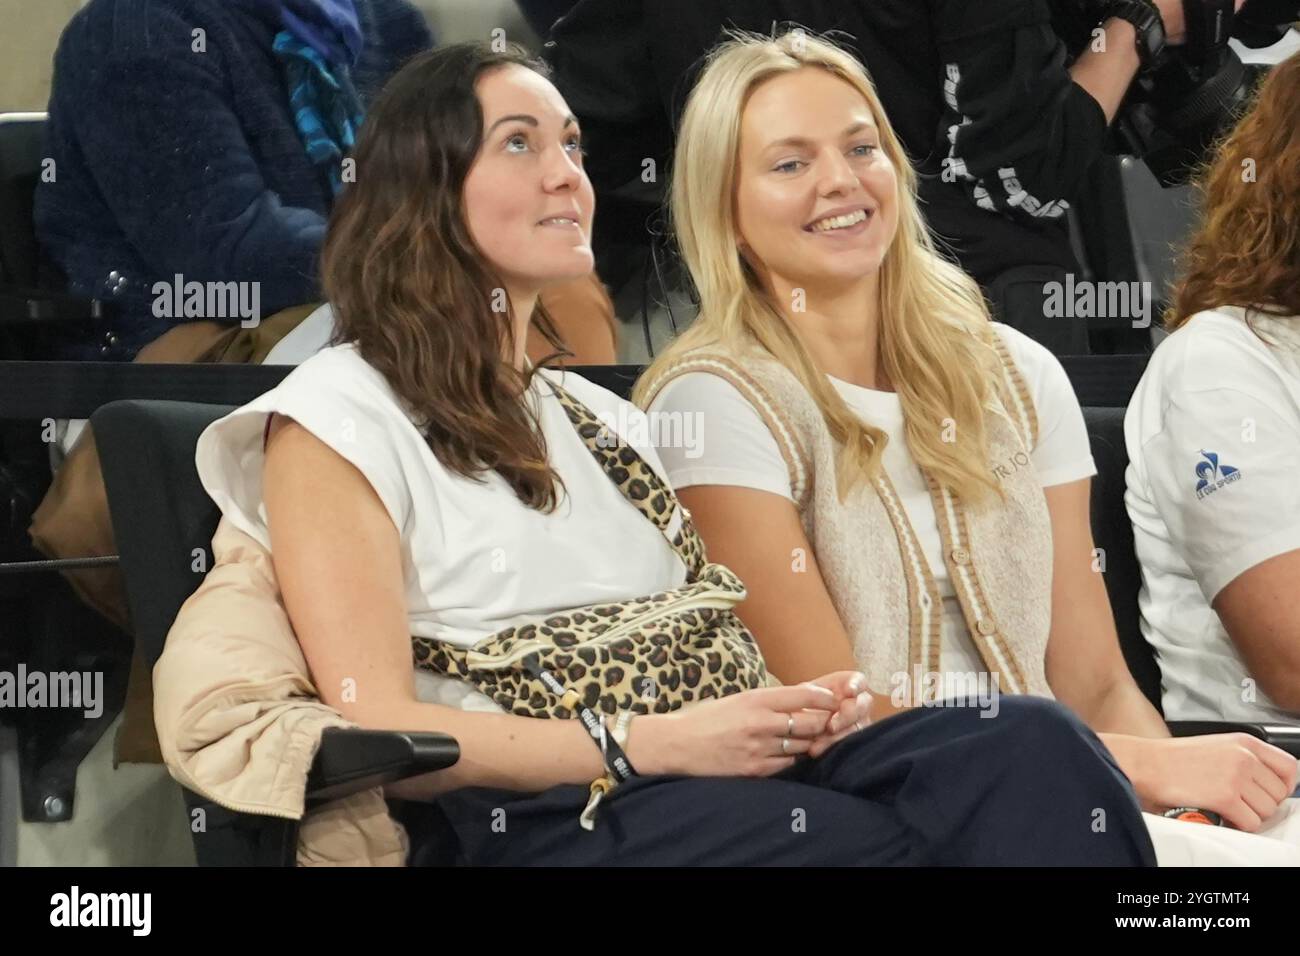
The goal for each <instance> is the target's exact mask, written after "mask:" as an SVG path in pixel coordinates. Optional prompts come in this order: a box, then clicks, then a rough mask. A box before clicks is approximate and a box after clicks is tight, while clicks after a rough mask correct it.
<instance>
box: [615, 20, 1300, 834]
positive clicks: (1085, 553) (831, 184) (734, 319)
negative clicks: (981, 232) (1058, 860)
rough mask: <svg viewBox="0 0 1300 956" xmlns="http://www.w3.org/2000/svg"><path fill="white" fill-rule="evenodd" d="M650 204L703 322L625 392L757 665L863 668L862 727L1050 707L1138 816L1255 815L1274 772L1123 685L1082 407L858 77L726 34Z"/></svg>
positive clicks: (1265, 817) (767, 41)
mask: <svg viewBox="0 0 1300 956" xmlns="http://www.w3.org/2000/svg"><path fill="white" fill-rule="evenodd" d="M671 201H672V210H671V212H672V217H673V220H674V225H675V229H676V233H677V237H678V241H679V243H680V246H681V252H682V255H683V258H684V261H685V263H686V265H687V267H688V268H689V270H690V273H691V275H692V277H693V280H694V282H695V285H696V287H697V290H698V293H699V297H700V304H701V308H700V315H699V318H698V319H697V321H696V322H695V323H694V325H693V326H692V327H691V328H690V329H689V330H688V331H687V332H686V333H685V334H683V335H682V336H681V337H680V339H679V340H678V341H676V342H675V343H674V344H673V345H672V347H671V348H670V349H669V350H668V351H667V352H666V353H665V354H664V355H663V356H662V357H661V358H660V359H659V360H658V361H656V362H655V363H654V364H653V365H652V367H651V368H650V369H649V370H648V372H647V373H646V375H645V377H644V378H643V380H642V381H641V383H639V387H638V391H637V400H638V404H640V405H641V406H642V407H647V406H648V407H649V409H650V411H651V413H652V419H651V424H652V425H653V424H654V423H655V421H656V418H657V419H658V420H659V421H660V422H675V421H683V419H681V418H679V416H698V418H697V419H696V422H697V423H698V424H699V425H700V426H701V429H702V430H701V431H699V433H698V434H696V435H695V436H694V437H695V438H696V440H695V441H694V442H692V443H690V446H689V447H674V446H675V444H680V443H675V442H673V441H671V440H667V441H665V440H663V439H664V436H665V435H667V434H670V432H669V431H668V430H665V429H662V428H658V429H654V432H655V433H656V434H657V435H658V436H659V439H660V445H661V447H660V456H661V459H662V460H663V462H664V464H665V467H666V468H667V469H668V472H669V476H670V479H671V481H672V483H673V485H674V487H675V488H677V489H678V490H679V494H680V497H681V500H682V501H683V502H684V503H685V504H686V505H687V507H688V508H689V509H690V511H691V513H692V514H693V516H694V518H695V521H696V523H697V526H698V527H699V529H700V531H701V533H702V535H703V537H704V539H705V542H706V543H707V545H708V548H709V553H710V555H711V556H712V557H713V558H714V559H715V560H719V561H722V562H724V563H726V564H727V565H729V566H730V567H732V568H734V569H735V570H736V572H737V573H738V574H739V575H740V576H741V578H742V579H743V580H744V581H745V583H746V585H747V586H748V589H749V595H750V596H749V598H748V599H747V600H746V601H745V603H744V604H743V605H742V606H741V609H740V610H741V614H742V617H743V618H744V620H745V622H746V623H747V624H748V625H749V627H750V628H751V630H752V631H753V632H754V633H755V635H756V637H757V638H758V640H759V643H760V644H761V645H762V648H763V653H764V656H765V658H766V660H767V661H768V663H769V666H770V667H771V668H772V670H773V671H774V672H775V673H776V674H777V675H778V676H779V677H780V678H781V679H782V680H785V681H799V680H803V679H806V678H807V677H809V676H812V675H815V674H819V673H824V672H826V671H833V670H839V669H843V668H852V667H858V668H860V669H862V671H863V672H864V673H865V674H866V675H867V678H868V684H869V687H870V689H871V690H872V691H873V692H874V693H875V695H876V700H877V702H878V705H879V706H878V708H877V710H876V711H875V713H874V715H873V716H875V717H882V716H888V715H889V714H890V713H891V712H893V711H894V710H897V709H907V708H909V707H912V706H915V705H918V704H926V703H931V702H933V701H935V700H937V699H939V698H947V699H949V700H953V699H955V698H959V697H964V698H967V702H974V703H980V704H982V705H984V706H985V707H986V708H988V709H989V710H990V711H991V712H995V708H996V706H997V704H996V701H997V694H998V692H1001V693H1003V694H1016V695H1020V694H1029V695H1039V696H1044V697H1051V696H1054V697H1056V698H1057V699H1058V700H1059V701H1061V702H1062V703H1064V704H1066V705H1067V706H1069V707H1070V708H1072V709H1073V710H1075V711H1076V712H1077V713H1078V714H1079V715H1080V716H1081V717H1082V718H1083V719H1084V721H1085V722H1086V723H1087V724H1088V725H1089V726H1090V727H1091V728H1092V729H1093V730H1094V731H1096V732H1097V733H1098V734H1099V735H1100V737H1101V739H1102V740H1103V741H1104V742H1105V744H1106V746H1107V747H1108V748H1109V750H1110V752H1111V753H1112V754H1113V755H1114V757H1115V759H1116V761H1117V762H1118V764H1119V765H1120V766H1121V767H1122V768H1123V769H1124V771H1125V772H1126V773H1127V774H1128V776H1129V777H1130V779H1131V780H1132V781H1133V782H1134V785H1135V789H1136V790H1137V792H1138V794H1139V796H1140V798H1141V799H1142V800H1143V802H1144V805H1145V806H1146V807H1147V808H1148V809H1152V810H1154V809H1160V808H1169V807H1175V806H1181V805H1194V806H1198V807H1201V808H1205V809H1209V810H1213V811H1215V812H1217V813H1219V814H1221V815H1222V816H1223V817H1224V818H1225V819H1226V820H1227V821H1228V822H1230V823H1231V824H1233V825H1234V826H1236V827H1239V828H1241V829H1245V830H1258V829H1260V828H1261V827H1264V826H1266V823H1265V821H1269V820H1270V818H1273V817H1274V815H1275V812H1276V811H1277V809H1278V806H1279V804H1281V803H1282V801H1283V800H1285V798H1286V797H1287V796H1288V795H1289V794H1290V793H1291V791H1292V790H1293V789H1294V787H1295V781H1296V761H1295V759H1294V758H1292V757H1290V756H1289V755H1288V754H1286V753H1284V752H1283V751H1281V750H1278V749H1276V748H1273V747H1270V746H1267V745H1265V744H1263V743H1262V742H1260V741H1258V740H1255V739H1253V738H1249V737H1246V736H1243V735H1220V736H1212V737H1201V738H1192V739H1181V740H1173V739H1170V738H1169V732H1168V729H1167V728H1166V727H1165V725H1164V723H1163V722H1162V721H1161V719H1160V716H1159V715H1158V714H1157V713H1156V711H1155V710H1154V708H1152V707H1151V705H1150V704H1149V703H1148V702H1147V700H1146V699H1145V698H1144V697H1143V696H1142V694H1141V692H1140V691H1139V690H1138V688H1137V686H1136V685H1135V684H1134V682H1133V680H1132V677H1131V676H1130V674H1129V672H1128V670H1127V668H1126V666H1125V664H1124V660H1123V658H1122V656H1121V654H1120V651H1119V647H1118V642H1117V639H1116V636H1115V630H1114V624H1113V621H1112V619H1111V616H1110V611H1109V604H1108V602H1107V598H1106V591H1105V588H1104V585H1103V582H1102V579H1101V577H1100V575H1099V574H1097V573H1096V572H1095V571H1094V570H1093V565H1092V562H1093V553H1092V548H1093V543H1092V536H1091V530H1090V526H1089V518H1088V485H1089V477H1090V476H1091V475H1092V474H1093V473H1094V471H1095V469H1094V466H1093V463H1092V460H1091V456H1090V453H1089V446H1088V441H1087V436H1086V433H1085V430H1084V427H1083V421H1082V414H1081V412H1080V409H1079V406H1078V403H1077V401H1076V400H1075V398H1074V395H1073V393H1072V391H1071V390H1070V387H1069V383H1068V381H1067V380H1066V378H1065V375H1064V372H1063V370H1062V369H1061V367H1060V365H1059V363H1058V362H1057V361H1056V360H1055V359H1054V358H1053V357H1052V356H1051V355H1050V354H1049V353H1048V352H1047V351H1046V350H1044V349H1043V348H1041V347H1040V346H1037V345H1036V344H1035V343H1033V342H1031V341H1029V340H1028V339H1026V338H1025V337H1024V336H1023V335H1020V334H1018V333H1016V332H1015V331H1014V330H1012V329H1009V328H1006V327H1004V326H1000V325H996V324H994V323H991V322H990V321H989V319H988V315H987V311H986V308H985V305H984V303H983V300H982V298H981V297H980V294H979V292H978V290H977V288H976V287H975V286H974V284H973V283H972V282H971V280H969V279H968V278H967V277H966V276H965V275H964V274H963V273H961V272H960V271H958V270H957V269H956V268H955V267H954V266H952V265H951V264H949V263H948V262H946V261H945V260H944V259H943V258H941V257H940V256H939V255H938V254H937V253H936V251H935V248H934V246H933V244H932V241H931V239H930V237H929V236H928V234H927V231H926V229H925V227H924V225H923V222H922V219H921V215H920V212H919V210H918V207H917V202H916V200H915V177H914V174H913V172H912V170H911V167H910V166H909V165H908V162H907V159H906V157H905V156H904V154H903V152H902V149H901V147H900V145H899V141H898V140H897V138H896V137H895V135H894V133H893V131H892V130H891V128H890V126H889V123H888V121H887V119H886V117H885V114H884V111H883V110H882V108H881V106H880V103H879V100H878V99H877V97H876V94H875V92H874V90H873V88H872V86H871V83H870V80H869V79H868V77H867V75H866V73H865V71H864V69H863V67H862V66H861V64H859V63H858V62H857V61H856V60H855V59H854V58H853V57H852V56H850V55H849V54H847V53H845V52H843V51H842V50H840V49H839V48H837V47H835V46H834V45H831V44H829V43H826V42H823V41H821V40H819V39H818V38H816V37H813V36H808V35H806V34H804V33H803V32H801V31H795V32H793V33H790V34H786V35H784V36H782V37H779V38H764V37H759V36H753V35H748V34H736V35H735V36H733V38H732V39H731V40H730V41H729V42H727V43H725V44H723V45H722V46H721V47H719V48H718V49H717V50H715V51H714V52H713V54H712V55H711V57H710V60H709V63H708V65H707V66H706V68H705V70H704V72H703V73H702V76H701V79H700V80H699V82H698V84H697V86H696V88H695V90H694V91H693V93H692V95H691V98H690V101H689V103H688V105H687V108H686V111H685V114H684V117H683V121H682V125H681V130H680V133H679V140H678V147H677V154H676V159H675V165H674V178H673V183H672V191H671ZM663 414H666V415H668V416H670V417H663V418H660V417H659V416H660V415H663ZM680 433H681V434H684V433H685V430H683V431H682V432H680ZM972 697H973V698H974V700H973V701H972V700H971V698H972ZM1167 822H1168V821H1161V822H1160V824H1157V826H1158V827H1159V826H1163V825H1164V824H1165V823H1167ZM1171 825H1173V826H1179V827H1185V826H1186V825H1184V824H1171ZM1207 829H1208V828H1207ZM1229 835H1230V836H1240V835H1239V834H1229ZM1269 842H1270V843H1271V842H1272V841H1269Z"/></svg>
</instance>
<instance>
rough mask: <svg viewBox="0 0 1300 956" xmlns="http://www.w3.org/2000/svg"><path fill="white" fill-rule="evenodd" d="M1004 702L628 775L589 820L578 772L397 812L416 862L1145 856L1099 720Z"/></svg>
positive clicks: (875, 861) (1038, 862) (792, 862)
mask: <svg viewBox="0 0 1300 956" xmlns="http://www.w3.org/2000/svg"><path fill="white" fill-rule="evenodd" d="M999 705H1000V711H999V713H998V714H997V716H996V717H981V716H980V711H979V710H977V709H974V708H964V707H953V708H923V709H917V710H912V711H909V712H907V713H904V714H899V715H897V716H895V717H891V718H889V719H887V720H884V721H881V722H880V723H878V724H874V725H871V726H869V727H867V728H865V729H864V730H862V731H860V732H858V733H855V734H853V735H852V736H850V737H848V738H846V739H845V740H843V741H842V742H840V743H839V744H837V745H836V746H835V747H833V748H831V750H829V751H828V752H827V753H825V754H824V755H823V756H822V757H821V758H820V759H817V760H812V759H801V760H800V761H799V762H798V763H797V764H796V765H795V766H794V767H791V768H790V769H789V770H786V771H784V772H782V773H780V774H778V775H776V776H774V777H767V778H740V777H678V776H673V777H670V776H642V777H637V778H635V779H634V780H632V781H629V782H628V783H625V784H622V785H621V786H620V787H618V788H617V789H616V790H615V791H614V793H613V795H612V798H607V800H606V802H605V803H604V804H603V805H602V806H601V808H600V812H599V816H598V820H597V824H596V828H595V830H594V831H593V832H587V831H585V830H583V829H581V828H580V827H579V825H578V815H579V813H580V812H581V810H582V807H583V806H584V804H585V803H586V798H587V788H586V787H580V786H559V787H553V788H551V789H550V790H547V791H545V792H544V793H540V794H524V793H518V792H514V791H507V790H493V789H485V788H467V789H464V790H458V791H455V792H453V793H450V794H446V795H444V796H442V797H439V798H438V800H437V801H436V803H434V804H432V805H424V806H412V805H406V807H405V809H404V810H402V811H399V812H398V814H397V815H398V816H399V818H400V819H402V820H403V822H404V823H406V824H407V827H408V831H409V832H410V834H411V837H412V852H411V859H410V862H411V863H412V864H413V865H429V864H436V863H446V862H460V863H468V864H470V865H474V866H485V865H487V866H491V865H498V866H500V865H504V866H529V865H553V866H600V865H611V864H612V865H643V866H684V865H712V866H755V865H784V866H801V865H813V866H816V865H832V866H834V865H859V866H885V865H909V864H911V865H917V864H919V865H957V866H961V865H1008V866H1016V865H1025V866H1042V865H1095V866H1154V865H1155V852H1154V850H1153V849H1152V846H1151V841H1150V838H1149V837H1148V836H1147V830H1146V826H1145V824H1144V823H1143V820H1142V816H1141V811H1140V810H1139V807H1138V804H1137V800H1136V798H1135V796H1134V793H1133V789H1132V787H1131V785H1130V784H1129V781H1128V779H1127V778H1126V777H1125V776H1124V774H1123V773H1122V772H1121V771H1120V769H1119V767H1118V766H1116V764H1115V762H1114V760H1113V758H1112V757H1111V756H1110V754H1109V752H1108V751H1107V750H1106V748H1105V747H1104V746H1103V745H1102V743H1101V742H1100V741H1099V740H1098V739H1097V737H1096V735H1094V734H1093V733H1092V731H1091V730H1089V729H1088V728H1087V727H1086V726H1085V725H1084V724H1083V723H1082V722H1081V721H1080V720H1079V719H1078V718H1077V717H1075V716H1074V715H1073V714H1071V713H1070V712H1069V711H1067V710H1066V709H1065V708H1064V707H1062V706H1060V705H1059V704H1056V703H1054V702H1052V701H1049V700H1046V699H1043V698H1036V697H1003V698H1001V699H1000V701H999ZM632 732H633V733H635V732H636V724H635V722H633V725H632ZM435 818H436V819H435ZM451 834H454V837H455V839H454V841H451V840H449V837H450V835H451ZM452 842H454V843H458V844H459V846H458V853H456V855H455V859H454V860H453V859H452V847H451V846H450V844H451V843H452Z"/></svg>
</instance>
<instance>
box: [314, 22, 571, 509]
mask: <svg viewBox="0 0 1300 956" xmlns="http://www.w3.org/2000/svg"><path fill="white" fill-rule="evenodd" d="M507 64H515V65H517V66H522V67H525V68H527V69H530V70H534V71H535V72H537V73H539V74H541V75H542V76H548V74H549V69H548V68H547V66H546V65H545V64H544V63H542V62H541V61H539V60H535V59H533V58H531V57H530V56H529V54H528V53H527V51H525V50H524V49H523V48H522V47H519V46H517V45H514V44H511V45H509V46H508V47H507V48H506V49H505V50H504V51H501V52H496V51H493V50H491V49H490V48H488V47H487V46H485V45H482V44H470V43H460V44H453V45H449V46H445V47H442V48H440V49H437V50H432V51H429V52H426V53H422V54H420V55H418V56H416V57H414V58H413V59H412V60H410V61H409V62H408V63H407V64H406V65H405V66H404V67H403V68H402V69H401V70H400V71H399V72H398V73H397V74H396V75H395V76H393V78H392V79H391V80H389V82H388V84H387V85H386V86H385V87H384V89H383V91H382V92H381V93H380V94H379V96H378V97H377V98H376V100H375V102H374V104H373V105H372V106H371V108H370V110H369V111H368V113H367V116H366V121H365V123H364V124H363V126H362V128H361V134H360V136H359V138H358V141H357V145H356V149H355V151H354V153H353V157H354V159H355V162H356V167H355V169H356V176H355V181H354V182H350V183H349V184H348V185H347V186H346V187H345V188H344V190H343V192H342V193H341V194H340V196H339V199H338V202H337V203H336V204H335V207H334V211H333V213H332V215H331V217H330V222H329V229H328V231H327V234H326V237H325V245H324V249H323V252H322V261H321V275H322V284H323V286H324V290H325V294H326V296H327V297H328V298H329V301H330V303H331V304H332V306H333V309H334V322H335V332H334V335H333V337H332V338H331V340H330V344H331V345H338V344H342V343H349V342H350V343H355V344H356V346H357V348H358V350H359V351H360V354H361V356H362V357H363V358H364V359H365V360H366V361H367V362H368V363H370V365H372V366H374V367H375V368H376V369H378V370H379V371H380V372H381V373H382V374H383V376H384V377H385V378H386V379H387V380H388V383H389V385H390V386H391V387H392V389H393V391H394V392H396V393H397V396H398V397H399V398H400V399H401V400H402V401H403V402H404V403H405V405H406V406H407V408H408V410H409V412H410V413H411V415H412V420H413V421H415V422H416V425H417V427H419V428H420V430H421V433H422V434H423V435H424V438H425V441H426V442H427V443H428V445H429V448H430V450H431V451H432V452H433V453H434V455H436V456H437V458H438V460H439V461H440V462H442V464H443V465H444V466H445V467H446V468H448V469H449V470H450V471H452V472H455V473H456V474H459V475H463V476H465V477H467V478H470V479H473V480H477V481H481V480H483V477H484V474H485V473H486V472H489V471H495V472H496V473H497V474H499V475H500V476H501V477H502V478H504V479H505V480H506V481H507V482H508V483H509V485H510V487H511V488H512V489H514V492H515V494H516V495H518V497H519V499H520V500H521V501H522V502H524V503H525V504H526V505H528V506H529V507H531V508H535V509H538V510H540V511H544V512H545V511H551V510H553V509H554V508H555V506H556V504H557V501H558V489H559V488H561V487H563V486H562V483H561V482H560V479H559V476H558V475H556V474H555V472H554V471H553V470H552V469H551V467H550V465H549V464H548V462H547V450H546V441H545V439H544V438H543V436H542V434H541V429H540V427H538V422H537V421H536V417H535V415H534V414H533V413H532V412H531V411H530V410H529V409H528V408H527V407H526V404H525V402H524V401H522V400H521V396H522V395H523V393H524V391H525V390H526V389H527V388H528V386H529V384H530V383H531V380H532V376H533V373H534V371H535V369H536V368H537V367H540V366H541V365H542V364H543V362H547V361H550V360H552V359H554V358H555V357H556V356H558V355H561V354H571V353H568V351H567V349H565V347H564V345H563V343H562V342H561V341H560V338H559V335H558V333H557V332H556V329H555V325H554V323H553V322H552V321H551V318H550V316H548V315H547V314H546V310H545V309H544V308H543V307H542V306H541V304H540V303H539V304H538V305H537V307H536V309H535V310H534V313H533V322H534V324H535V325H536V326H537V327H538V330H539V331H540V332H541V333H542V335H543V336H544V337H545V338H546V340H547V341H548V342H549V343H550V344H551V345H552V346H554V347H555V349H556V352H555V353H553V354H552V355H550V356H548V357H547V358H546V359H545V360H543V362H539V363H537V365H536V366H534V367H533V368H531V369H529V370H527V371H526V372H520V371H519V370H518V369H516V368H514V366H513V365H512V364H511V363H510V362H508V361H506V360H504V359H503V357H502V356H503V355H505V354H510V355H512V354H514V344H515V342H514V339H515V336H514V321H513V308H512V307H509V306H508V307H507V310H506V311H503V312H502V311H494V310H493V308H492V304H493V302H492V300H493V296H494V293H495V292H496V290H498V289H504V288H505V283H504V282H503V281H502V280H501V277H500V276H499V275H498V274H497V273H496V271H495V270H494V269H493V268H492V266H491V264H490V263H489V262H488V260H487V258H486V257H485V256H484V255H483V253H482V251H481V250H480V249H479V248H478V246H477V245H476V244H475V242H474V240H473V239H472V238H471V236H470V231H469V226H468V223H467V220H466V217H465V209H464V185H465V179H466V177H467V175H468V174H469V170H470V167H471V166H472V165H473V162H474V159H475V157H476V156H477V154H478V151H479V148H480V146H481V145H482V139H483V110H482V106H481V105H480V103H479V100H478V97H477V95H476V94H475V90H474V84H475V82H476V81H477V80H478V78H479V77H480V76H482V75H483V74H484V73H485V72H487V71H489V70H492V69H496V68H498V67H502V66H505V65H507Z"/></svg>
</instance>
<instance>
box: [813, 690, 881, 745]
mask: <svg viewBox="0 0 1300 956" xmlns="http://www.w3.org/2000/svg"><path fill="white" fill-rule="evenodd" d="M808 683H810V684H817V685H818V686H820V687H825V688H826V689H827V690H829V691H831V692H832V693H833V694H835V707H834V711H833V713H832V714H831V718H830V720H829V721H827V723H826V731H825V732H824V733H823V734H821V735H820V736H818V737H816V738H814V739H813V742H812V745H811V746H810V747H809V748H808V756H809V757H814V758H816V757H820V756H821V755H822V754H824V753H825V752H826V751H827V750H829V749H830V748H831V747H833V746H834V745H835V744H837V743H839V742H840V741H841V740H843V739H844V738H845V737H847V736H849V735H850V734H855V733H857V732H858V731H859V730H861V729H863V728H864V727H866V726H867V724H869V723H870V722H871V701H872V695H871V692H870V691H869V690H867V678H866V675H865V674H863V673H862V672H860V671H836V672H835V673H833V674H827V675H826V676H824V677H818V678H817V679H815V680H811V681H809V682H808Z"/></svg>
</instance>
